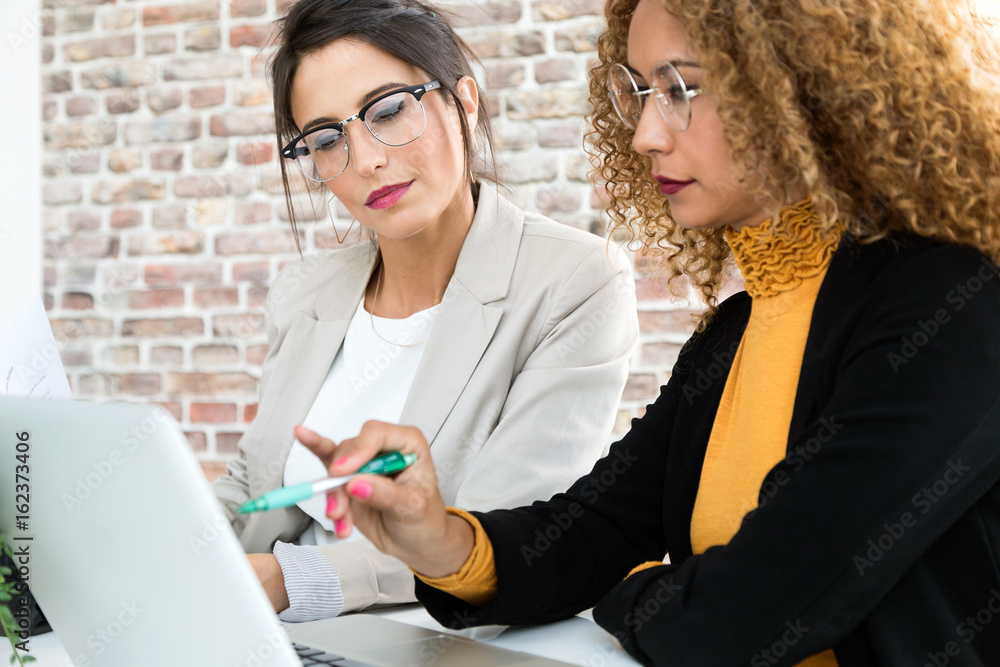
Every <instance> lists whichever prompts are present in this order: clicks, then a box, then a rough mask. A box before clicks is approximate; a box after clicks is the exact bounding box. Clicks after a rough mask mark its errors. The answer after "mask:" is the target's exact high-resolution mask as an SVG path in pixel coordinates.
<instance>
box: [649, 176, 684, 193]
mask: <svg viewBox="0 0 1000 667" xmlns="http://www.w3.org/2000/svg"><path fill="white" fill-rule="evenodd" d="M653 178H654V179H656V182H657V183H659V184H660V192H662V193H663V194H665V195H675V194H677V193H678V192H680V191H681V190H683V189H684V188H686V187H687V186H689V185H691V184H692V183H694V181H675V180H674V179H672V178H667V177H666V176H653Z"/></svg>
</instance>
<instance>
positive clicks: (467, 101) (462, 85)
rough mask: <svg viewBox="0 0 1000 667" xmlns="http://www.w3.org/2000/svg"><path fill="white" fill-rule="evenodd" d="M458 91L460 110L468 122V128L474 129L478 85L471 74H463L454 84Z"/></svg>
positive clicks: (477, 104)
mask: <svg viewBox="0 0 1000 667" xmlns="http://www.w3.org/2000/svg"><path fill="white" fill-rule="evenodd" d="M455 90H456V91H457V92H458V99H459V101H460V102H461V103H462V111H463V112H464V113H465V120H466V121H467V122H468V123H469V130H470V131H475V129H476V122H477V121H478V120H479V86H477V85H476V80H475V79H473V78H472V77H471V76H463V77H462V78H461V79H459V80H458V83H456V84H455Z"/></svg>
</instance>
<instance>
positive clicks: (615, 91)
mask: <svg viewBox="0 0 1000 667" xmlns="http://www.w3.org/2000/svg"><path fill="white" fill-rule="evenodd" d="M651 84H652V85H651V86H650V87H649V88H646V87H640V86H639V85H638V84H637V83H636V82H635V78H633V76H632V73H631V72H630V71H629V70H628V68H627V67H625V66H624V65H622V64H620V63H619V64H617V65H614V66H613V67H612V68H611V70H610V71H609V72H608V96H609V97H610V98H611V103H612V104H613V105H614V107H615V111H616V112H617V113H618V117H619V118H620V119H621V121H622V122H623V123H625V125H627V126H628V127H629V128H631V129H633V130H634V129H635V128H637V127H638V126H639V119H640V118H641V117H642V109H643V107H644V106H645V104H646V97H647V96H649V95H651V96H652V97H653V99H655V100H656V108H657V109H659V110H660V115H661V116H663V120H665V121H667V124H668V125H669V126H670V127H672V128H674V129H675V130H677V131H679V132H683V131H684V130H686V129H688V126H689V125H690V124H691V100H692V99H694V98H695V97H697V96H698V95H702V94H703V93H705V92H707V91H706V90H705V89H704V88H692V89H690V90H688V87H687V86H686V85H685V84H684V79H683V78H682V77H681V75H680V72H678V71H677V68H676V67H674V66H673V65H672V64H671V63H669V62H662V63H659V64H657V65H656V67H654V68H653V80H652V81H651Z"/></svg>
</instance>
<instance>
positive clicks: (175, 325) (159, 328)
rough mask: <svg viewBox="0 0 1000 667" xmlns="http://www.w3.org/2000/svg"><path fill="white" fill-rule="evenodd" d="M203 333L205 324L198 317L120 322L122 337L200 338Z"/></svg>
mask: <svg viewBox="0 0 1000 667" xmlns="http://www.w3.org/2000/svg"><path fill="white" fill-rule="evenodd" d="M204 332H205V323H204V322H202V320H201V318H200V317H166V318H146V319H132V320H125V321H124V322H122V336H123V337H130V336H137V337H139V338H155V337H161V338H162V337H164V336H200V335H201V334H203V333H204Z"/></svg>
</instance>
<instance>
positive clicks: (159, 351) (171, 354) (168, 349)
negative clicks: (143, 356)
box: [149, 345, 184, 366]
mask: <svg viewBox="0 0 1000 667" xmlns="http://www.w3.org/2000/svg"><path fill="white" fill-rule="evenodd" d="M149 363H151V364H154V365H156V364H163V365H166V366H180V365H181V364H182V363H184V350H183V349H181V348H179V347H175V346H172V345H158V346H155V347H153V349H151V350H150V351H149Z"/></svg>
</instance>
